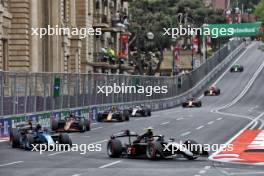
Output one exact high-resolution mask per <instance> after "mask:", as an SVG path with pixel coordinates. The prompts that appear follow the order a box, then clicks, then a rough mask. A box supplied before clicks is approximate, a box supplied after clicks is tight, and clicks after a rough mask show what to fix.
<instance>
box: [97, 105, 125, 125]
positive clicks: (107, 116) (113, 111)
mask: <svg viewBox="0 0 264 176" xmlns="http://www.w3.org/2000/svg"><path fill="white" fill-rule="evenodd" d="M97 121H98V122H112V121H117V122H123V121H129V112H128V110H120V109H118V108H117V107H115V106H113V107H112V108H110V109H108V110H105V111H102V112H98V114H97Z"/></svg>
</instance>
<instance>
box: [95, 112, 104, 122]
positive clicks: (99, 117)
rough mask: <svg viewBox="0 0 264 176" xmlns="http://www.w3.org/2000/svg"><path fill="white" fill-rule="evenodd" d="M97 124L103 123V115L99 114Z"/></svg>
mask: <svg viewBox="0 0 264 176" xmlns="http://www.w3.org/2000/svg"><path fill="white" fill-rule="evenodd" d="M96 120H97V122H102V121H103V114H101V113H99V114H98V115H97V117H96Z"/></svg>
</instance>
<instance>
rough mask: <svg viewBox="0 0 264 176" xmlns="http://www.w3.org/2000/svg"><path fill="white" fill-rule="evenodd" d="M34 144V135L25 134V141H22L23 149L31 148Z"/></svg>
mask: <svg viewBox="0 0 264 176" xmlns="http://www.w3.org/2000/svg"><path fill="white" fill-rule="evenodd" d="M32 144H34V136H33V135H32V134H27V135H26V138H25V143H24V146H23V147H24V149H25V150H32V148H33V146H32Z"/></svg>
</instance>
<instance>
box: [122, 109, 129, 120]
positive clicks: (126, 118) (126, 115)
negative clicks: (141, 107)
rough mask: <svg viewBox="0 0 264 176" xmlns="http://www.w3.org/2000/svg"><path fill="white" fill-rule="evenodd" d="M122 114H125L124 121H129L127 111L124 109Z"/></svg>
mask: <svg viewBox="0 0 264 176" xmlns="http://www.w3.org/2000/svg"><path fill="white" fill-rule="evenodd" d="M123 115H124V116H125V121H129V111H127V110H125V111H124V112H123Z"/></svg>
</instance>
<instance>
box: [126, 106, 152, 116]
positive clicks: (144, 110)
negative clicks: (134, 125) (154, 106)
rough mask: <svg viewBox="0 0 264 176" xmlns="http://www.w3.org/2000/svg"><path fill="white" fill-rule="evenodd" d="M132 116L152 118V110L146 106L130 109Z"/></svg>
mask: <svg viewBox="0 0 264 176" xmlns="http://www.w3.org/2000/svg"><path fill="white" fill-rule="evenodd" d="M128 111H129V115H130V116H143V117H147V116H151V109H150V108H148V107H144V106H135V107H132V108H129V109H128Z"/></svg>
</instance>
